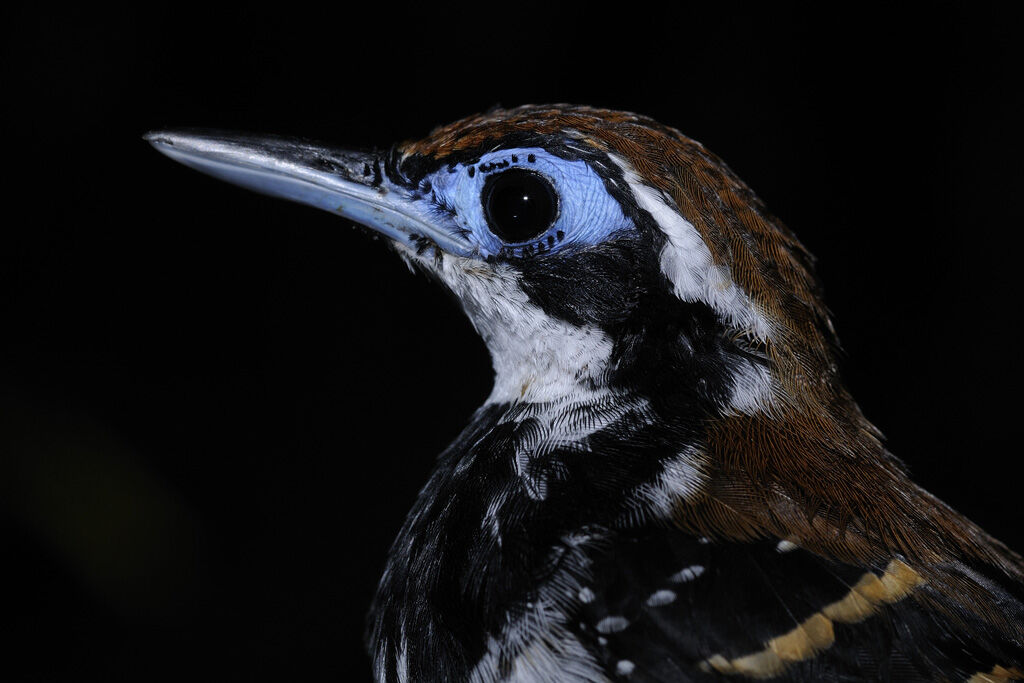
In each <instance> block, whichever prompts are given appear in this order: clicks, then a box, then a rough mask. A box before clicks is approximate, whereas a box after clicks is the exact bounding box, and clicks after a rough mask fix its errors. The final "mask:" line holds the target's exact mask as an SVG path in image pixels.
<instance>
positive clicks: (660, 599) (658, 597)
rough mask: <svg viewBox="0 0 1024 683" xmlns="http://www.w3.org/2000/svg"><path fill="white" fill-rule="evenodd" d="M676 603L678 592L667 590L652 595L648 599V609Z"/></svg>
mask: <svg viewBox="0 0 1024 683" xmlns="http://www.w3.org/2000/svg"><path fill="white" fill-rule="evenodd" d="M675 601H676V592H675V591H670V590H668V589H667V588H665V589H662V590H660V591H656V592H654V593H651V595H650V597H648V598H647V606H648V607H663V606H665V605H670V604H672V603H673V602H675Z"/></svg>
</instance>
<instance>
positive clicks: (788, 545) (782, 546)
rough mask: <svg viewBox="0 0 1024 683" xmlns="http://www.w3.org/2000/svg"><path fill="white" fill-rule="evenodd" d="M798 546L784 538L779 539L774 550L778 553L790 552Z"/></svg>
mask: <svg viewBox="0 0 1024 683" xmlns="http://www.w3.org/2000/svg"><path fill="white" fill-rule="evenodd" d="M799 547H800V546H798V545H797V544H796V543H793V542H792V541H785V540H783V541H779V544H778V545H777V546H775V550H776V551H778V552H780V553H788V552H791V551H793V550H796V549H797V548H799Z"/></svg>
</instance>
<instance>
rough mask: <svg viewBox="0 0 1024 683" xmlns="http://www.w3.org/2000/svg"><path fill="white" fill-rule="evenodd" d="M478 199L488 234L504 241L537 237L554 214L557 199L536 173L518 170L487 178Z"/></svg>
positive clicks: (553, 219)
mask: <svg viewBox="0 0 1024 683" xmlns="http://www.w3.org/2000/svg"><path fill="white" fill-rule="evenodd" d="M480 199H481V201H482V202H483V205H484V216H485V217H486V218H487V225H488V226H490V228H491V232H493V233H494V234H495V235H497V236H498V237H500V238H501V239H502V240H504V241H505V242H528V241H529V240H531V239H533V238H535V237H539V236H540V235H542V234H544V232H545V231H547V229H548V228H550V227H551V225H552V224H553V223H554V222H555V218H556V217H557V214H558V196H557V195H556V194H555V188H553V187H551V183H550V182H548V180H547V179H546V178H545V177H544V176H542V175H540V174H539V173H534V172H533V171H526V170H523V169H519V168H514V169H511V170H508V171H504V172H502V173H496V174H494V175H491V176H488V178H487V180H486V182H484V189H483V192H482V193H481V197H480Z"/></svg>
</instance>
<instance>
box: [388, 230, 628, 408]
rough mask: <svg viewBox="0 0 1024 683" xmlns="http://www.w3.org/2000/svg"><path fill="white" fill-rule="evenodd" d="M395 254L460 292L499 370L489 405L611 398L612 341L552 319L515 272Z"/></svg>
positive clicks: (402, 250) (401, 249)
mask: <svg viewBox="0 0 1024 683" xmlns="http://www.w3.org/2000/svg"><path fill="white" fill-rule="evenodd" d="M397 247H398V252H399V254H400V255H402V256H403V257H404V258H405V259H406V260H407V261H415V262H418V263H420V264H421V265H424V266H426V267H427V269H428V270H429V271H431V272H433V273H434V274H435V275H436V276H437V277H439V278H440V279H441V280H442V282H444V284H445V285H446V286H448V287H449V288H450V289H451V290H452V291H453V292H454V293H455V295H456V296H457V297H458V298H459V300H460V301H461V302H462V306H463V308H464V309H465V311H466V314H467V316H469V320H470V322H471V323H472V324H473V327H474V328H476V331H477V333H478V334H479V335H480V336H481V338H483V340H484V343H486V344H487V348H488V350H489V351H490V353H491V361H492V363H493V366H494V388H493V389H492V390H491V394H490V396H488V398H487V403H513V402H517V401H522V402H533V403H545V402H551V401H559V400H565V399H571V400H581V401H585V400H587V399H588V398H597V397H598V396H600V395H602V394H604V393H606V391H605V390H602V389H601V388H600V387H601V386H602V385H603V384H604V374H605V373H606V372H607V370H608V367H609V364H610V362H611V355H612V340H611V339H610V338H609V337H608V335H607V334H605V333H604V332H603V331H602V330H601V329H599V328H597V327H594V326H592V325H573V324H571V323H568V322H566V321H564V320H560V319H558V318H554V317H551V316H549V315H548V314H546V313H545V312H544V311H543V310H541V309H540V308H539V307H538V306H537V305H535V304H533V303H532V302H531V301H530V299H529V297H528V296H527V295H526V292H524V291H523V289H522V287H521V286H520V285H519V276H518V274H517V273H516V272H515V270H513V269H512V268H509V267H507V266H504V265H501V264H481V263H479V262H478V261H475V260H473V259H468V258H461V257H458V256H452V255H450V254H442V255H441V256H440V257H439V258H434V255H433V254H429V255H427V256H420V255H417V254H416V253H415V252H414V251H413V250H411V249H409V248H408V247H405V246H404V245H397Z"/></svg>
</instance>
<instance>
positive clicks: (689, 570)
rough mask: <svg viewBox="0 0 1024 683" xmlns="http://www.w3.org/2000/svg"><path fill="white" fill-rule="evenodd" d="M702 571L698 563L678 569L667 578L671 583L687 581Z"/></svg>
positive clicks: (702, 568)
mask: <svg viewBox="0 0 1024 683" xmlns="http://www.w3.org/2000/svg"><path fill="white" fill-rule="evenodd" d="M703 573H704V567H703V566H701V565H699V564H694V565H690V566H689V567H684V568H683V569H680V570H679V571H677V572H676V573H675V574H673V575H672V576H670V577H669V578H668V580H669V581H671V582H672V583H686V582H687V581H693V580H694V579H696V578H697V577H698V576H700V575H701V574H703Z"/></svg>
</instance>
